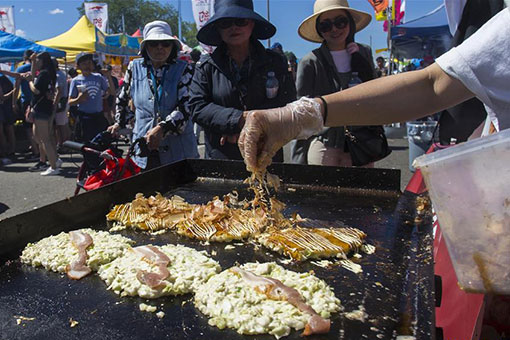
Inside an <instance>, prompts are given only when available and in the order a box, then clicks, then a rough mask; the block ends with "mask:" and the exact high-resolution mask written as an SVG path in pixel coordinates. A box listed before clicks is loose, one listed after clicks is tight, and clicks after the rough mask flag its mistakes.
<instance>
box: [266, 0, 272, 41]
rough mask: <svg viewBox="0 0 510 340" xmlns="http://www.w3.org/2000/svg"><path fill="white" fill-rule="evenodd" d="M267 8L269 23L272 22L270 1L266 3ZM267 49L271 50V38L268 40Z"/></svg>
mask: <svg viewBox="0 0 510 340" xmlns="http://www.w3.org/2000/svg"><path fill="white" fill-rule="evenodd" d="M266 6H267V21H269V22H271V16H270V15H269V0H267V1H266ZM267 48H271V38H269V39H267Z"/></svg>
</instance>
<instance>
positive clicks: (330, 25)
mask: <svg viewBox="0 0 510 340" xmlns="http://www.w3.org/2000/svg"><path fill="white" fill-rule="evenodd" d="M313 9H314V13H313V14H312V15H311V16H309V17H308V18H306V19H305V20H304V21H303V22H302V23H301V25H300V26H299V29H298V33H299V35H300V36H301V37H302V38H303V39H305V40H308V41H311V42H317V43H321V46H320V47H319V48H317V49H315V50H313V51H312V52H310V53H308V54H307V55H306V56H305V57H304V58H303V59H302V60H301V61H300V62H299V65H298V70H297V79H296V88H297V94H298V97H303V96H307V97H317V96H322V95H326V94H330V93H333V92H337V91H340V90H343V89H346V88H348V87H349V86H352V85H353V83H356V81H358V82H359V81H360V80H361V81H363V82H365V81H368V80H372V79H374V78H375V76H376V74H375V69H374V64H373V58H372V52H371V50H370V48H369V47H368V46H364V45H360V44H357V43H355V42H354V34H355V33H356V32H359V31H360V30H362V29H363V28H365V27H366V26H367V25H368V24H369V23H370V20H371V19H372V18H371V16H370V14H368V13H365V12H361V11H358V10H355V9H353V8H351V7H349V4H348V2H347V0H316V1H315V3H314V8H313ZM372 130H375V131H376V134H375V135H376V136H374V138H376V143H383V144H384V143H386V138H385V137H384V130H383V129H382V127H356V128H354V127H348V131H347V135H349V136H351V135H356V134H358V135H360V134H363V135H364V136H365V135H367V136H372V135H373V131H372ZM381 131H382V135H380V132H381ZM345 136H346V130H345V128H344V127H337V128H328V129H325V130H324V131H323V132H322V133H321V134H319V135H318V136H315V137H314V138H313V139H312V140H311V142H310V148H309V150H308V152H306V149H307V146H308V145H307V142H306V141H300V142H298V143H297V144H296V146H294V148H293V152H294V156H293V159H294V160H296V154H300V153H301V156H302V159H303V158H305V157H306V156H307V155H308V157H307V158H308V163H309V164H318V165H332V166H352V165H365V166H373V164H374V163H373V162H374V161H375V160H377V159H376V158H377V157H374V158H372V157H367V158H365V159H362V160H361V159H357V158H356V157H355V156H353V155H355V152H350V150H349V147H350V148H351V149H353V148H354V147H355V146H352V145H351V144H349V143H348V141H346V137H345ZM386 152H388V151H385V152H382V154H381V155H380V156H382V157H384V156H385V155H386ZM358 158H359V157H358ZM301 162H303V163H304V161H301Z"/></svg>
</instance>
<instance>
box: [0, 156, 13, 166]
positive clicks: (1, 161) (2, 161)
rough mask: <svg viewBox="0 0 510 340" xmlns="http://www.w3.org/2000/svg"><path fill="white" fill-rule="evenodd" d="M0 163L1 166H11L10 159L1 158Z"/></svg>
mask: <svg viewBox="0 0 510 340" xmlns="http://www.w3.org/2000/svg"><path fill="white" fill-rule="evenodd" d="M0 163H2V164H3V165H9V164H12V159H10V158H7V157H5V158H1V159H0Z"/></svg>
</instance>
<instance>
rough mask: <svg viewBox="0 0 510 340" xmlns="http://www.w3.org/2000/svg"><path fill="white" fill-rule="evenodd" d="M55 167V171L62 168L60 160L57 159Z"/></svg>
mask: <svg viewBox="0 0 510 340" xmlns="http://www.w3.org/2000/svg"><path fill="white" fill-rule="evenodd" d="M56 163H57V164H56V166H57V169H60V168H61V167H62V164H63V163H64V161H63V160H62V159H61V158H57V162H56Z"/></svg>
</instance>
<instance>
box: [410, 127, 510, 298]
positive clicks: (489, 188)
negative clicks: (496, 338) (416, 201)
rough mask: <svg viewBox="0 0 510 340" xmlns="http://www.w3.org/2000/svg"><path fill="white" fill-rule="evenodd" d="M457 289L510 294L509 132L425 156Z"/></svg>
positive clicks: (427, 178)
mask: <svg viewBox="0 0 510 340" xmlns="http://www.w3.org/2000/svg"><path fill="white" fill-rule="evenodd" d="M415 167H417V168H420V169H421V171H422V173H423V176H424V179H425V183H426V185H427V188H428V190H429V194H430V198H431V200H432V204H433V206H434V209H435V210H436V213H437V217H438V219H439V224H440V226H441V230H442V232H443V235H444V237H445V241H446V245H447V247H448V251H449V253H450V256H451V259H452V262H453V266H454V268H455V273H456V274H457V279H458V281H459V285H460V286H461V288H462V289H464V290H466V291H469V292H493V293H498V294H510V130H505V131H502V132H500V133H498V134H495V135H492V136H489V137H484V138H479V139H477V140H474V141H470V142H466V143H463V144H459V145H456V146H453V147H450V148H448V149H445V150H441V151H438V152H434V153H431V154H428V155H424V156H421V157H419V158H417V159H416V161H415Z"/></svg>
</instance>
